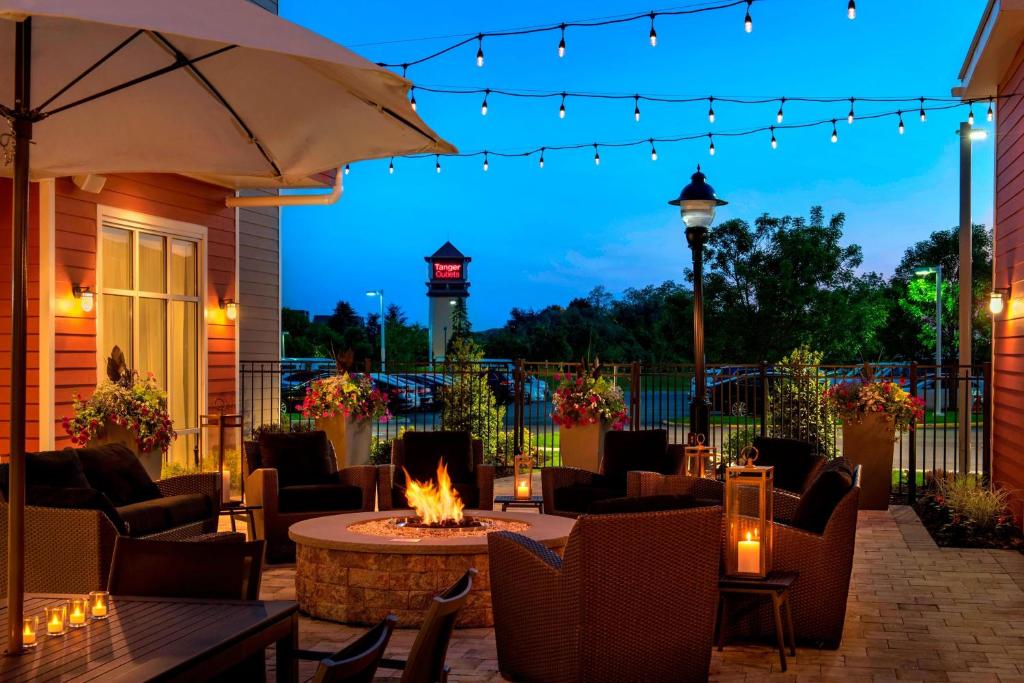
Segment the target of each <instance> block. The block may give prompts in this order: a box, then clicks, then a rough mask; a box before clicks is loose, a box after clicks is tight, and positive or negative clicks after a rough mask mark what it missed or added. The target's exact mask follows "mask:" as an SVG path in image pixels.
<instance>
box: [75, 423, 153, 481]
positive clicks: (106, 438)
mask: <svg viewBox="0 0 1024 683" xmlns="http://www.w3.org/2000/svg"><path fill="white" fill-rule="evenodd" d="M110 443H119V444H123V445H124V446H126V447H127V448H128V449H129V450H131V452H132V453H134V454H135V455H136V456H137V457H138V458H139V462H141V463H142V467H143V469H145V470H146V474H148V475H149V478H150V479H152V480H153V481H157V480H158V479H160V476H161V470H162V469H163V464H164V454H163V452H162V451H161V450H159V449H157V450H155V451H146V452H145V453H142V452H140V451H139V444H138V443H136V441H135V435H134V434H132V433H131V432H129V431H128V430H127V429H126V428H124V427H122V426H121V425H118V424H114V423H113V422H107V423H106V424H105V425H103V436H100V437H97V438H95V439H90V441H89V443H88V444H86V445H87V446H88V447H89V448H94V447H96V446H103V445H106V444H110Z"/></svg>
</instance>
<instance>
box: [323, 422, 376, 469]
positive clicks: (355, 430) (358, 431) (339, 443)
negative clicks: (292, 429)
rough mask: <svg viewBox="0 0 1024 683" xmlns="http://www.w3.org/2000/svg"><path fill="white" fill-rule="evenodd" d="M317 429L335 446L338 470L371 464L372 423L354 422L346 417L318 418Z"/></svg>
mask: <svg viewBox="0 0 1024 683" xmlns="http://www.w3.org/2000/svg"><path fill="white" fill-rule="evenodd" d="M316 428H317V429H321V430H323V431H324V432H326V433H327V439H328V441H330V442H331V445H332V446H334V455H335V457H336V458H337V460H338V469H341V468H342V467H349V466H351V465H366V464H367V463H369V462H370V421H369V420H354V419H352V418H351V417H345V416H344V415H335V416H334V417H318V418H317V419H316Z"/></svg>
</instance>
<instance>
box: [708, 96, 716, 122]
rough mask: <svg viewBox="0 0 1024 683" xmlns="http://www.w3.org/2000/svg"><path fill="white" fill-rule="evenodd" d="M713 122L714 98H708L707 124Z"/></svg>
mask: <svg viewBox="0 0 1024 683" xmlns="http://www.w3.org/2000/svg"><path fill="white" fill-rule="evenodd" d="M714 122H715V98H714V97H709V98H708V123H714Z"/></svg>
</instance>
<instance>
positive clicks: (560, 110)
mask: <svg viewBox="0 0 1024 683" xmlns="http://www.w3.org/2000/svg"><path fill="white" fill-rule="evenodd" d="M558 118H560V119H564V118H565V93H562V104H560V105H558Z"/></svg>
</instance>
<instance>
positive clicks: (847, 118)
mask: <svg viewBox="0 0 1024 683" xmlns="http://www.w3.org/2000/svg"><path fill="white" fill-rule="evenodd" d="M855 99H856V98H853V97H851V98H850V113H849V114H847V115H846V122H847V123H849V124H850V125H853V101H854V100H855Z"/></svg>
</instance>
